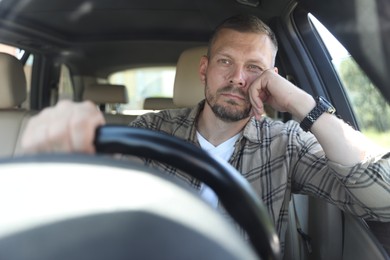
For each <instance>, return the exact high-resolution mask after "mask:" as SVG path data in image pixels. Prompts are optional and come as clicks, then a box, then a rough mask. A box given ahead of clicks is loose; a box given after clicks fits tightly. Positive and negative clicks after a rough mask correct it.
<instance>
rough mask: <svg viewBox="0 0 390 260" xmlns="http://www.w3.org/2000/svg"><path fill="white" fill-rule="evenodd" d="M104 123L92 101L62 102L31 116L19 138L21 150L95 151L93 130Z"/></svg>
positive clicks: (31, 151) (36, 151) (28, 151)
mask: <svg viewBox="0 0 390 260" xmlns="http://www.w3.org/2000/svg"><path fill="white" fill-rule="evenodd" d="M104 123H105V121H104V118H103V115H102V114H101V112H100V111H98V110H97V108H96V106H95V105H94V104H93V103H91V102H88V101H86V102H82V103H73V102H70V101H61V102H59V103H58V104H57V105H56V106H55V107H52V108H47V109H44V110H43V111H42V112H41V113H39V114H38V115H37V116H35V117H32V118H31V119H30V121H29V123H28V125H27V127H26V129H25V131H24V133H23V137H22V152H23V153H27V154H31V153H40V152H83V153H94V152H95V148H94V146H93V139H94V135H95V129H96V128H97V127H98V126H100V125H103V124H104Z"/></svg>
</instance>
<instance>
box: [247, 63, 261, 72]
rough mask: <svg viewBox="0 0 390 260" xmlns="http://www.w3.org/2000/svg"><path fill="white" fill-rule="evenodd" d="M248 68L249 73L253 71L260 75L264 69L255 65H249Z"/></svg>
mask: <svg viewBox="0 0 390 260" xmlns="http://www.w3.org/2000/svg"><path fill="white" fill-rule="evenodd" d="M247 68H248V70H249V71H252V72H258V73H260V72H262V71H263V69H262V68H261V67H260V66H257V65H254V64H249V65H248V67H247Z"/></svg>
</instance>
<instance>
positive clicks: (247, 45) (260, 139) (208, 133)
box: [23, 16, 390, 246]
mask: <svg viewBox="0 0 390 260" xmlns="http://www.w3.org/2000/svg"><path fill="white" fill-rule="evenodd" d="M276 52H277V42H276V39H275V36H274V33H273V32H272V31H271V30H270V28H269V27H268V26H266V25H265V24H264V23H263V22H261V21H260V20H259V19H258V18H256V17H253V16H236V17H232V18H230V19H227V20H226V21H224V22H223V23H222V24H221V25H220V26H219V27H218V28H217V29H216V31H215V33H214V35H213V37H212V39H211V41H210V45H209V51H208V55H207V56H205V57H202V58H201V62H200V66H199V75H200V80H201V81H202V83H203V85H204V86H205V101H202V102H201V103H199V105H198V106H197V107H195V108H193V109H178V110H167V111H162V112H160V113H157V114H154V113H153V114H146V115H143V116H141V117H140V118H138V119H137V120H135V121H134V122H133V123H132V124H131V125H132V126H135V127H144V128H151V129H155V130H158V131H163V132H167V133H169V134H173V135H175V136H177V137H179V138H183V139H185V140H188V141H189V142H191V143H194V144H195V145H198V146H201V147H202V148H204V149H207V150H210V149H211V151H212V153H218V154H219V155H218V156H219V157H221V158H223V159H225V160H226V161H228V162H229V163H230V164H231V165H232V166H234V167H235V168H236V169H237V170H238V171H239V172H241V174H242V175H243V176H244V177H245V178H246V179H247V180H248V181H249V182H250V183H251V184H252V187H253V188H254V189H255V190H256V192H257V193H258V194H259V196H260V197H261V199H262V200H263V201H264V203H265V205H266V206H267V207H268V210H269V213H270V215H271V218H272V219H273V221H274V223H275V226H276V230H277V232H278V234H279V236H280V238H281V241H282V246H283V240H284V234H285V231H286V226H287V213H288V203H289V200H290V197H291V193H292V192H296V193H303V194H309V195H314V196H317V197H321V198H324V199H326V200H327V201H330V202H332V203H334V204H336V205H338V206H339V207H340V208H341V209H343V210H346V211H349V212H352V213H353V214H355V215H357V216H361V217H364V218H367V219H373V220H382V221H390V199H389V196H390V161H389V159H387V158H385V157H384V156H381V155H380V154H374V153H373V149H372V144H371V143H370V142H369V141H368V140H367V139H366V138H365V137H364V136H363V135H362V134H361V133H359V132H358V131H355V130H354V129H352V128H351V127H350V126H349V125H347V124H345V123H344V122H343V121H342V120H340V119H339V118H337V117H336V116H334V115H333V113H334V110H333V107H332V106H331V105H330V104H329V103H328V102H326V100H324V99H322V98H318V99H315V98H313V97H312V96H311V95H309V94H308V93H306V92H304V91H302V90H301V89H299V88H298V87H296V86H294V85H293V84H291V83H290V82H288V81H287V80H285V79H284V78H282V77H281V76H279V75H278V73H277V68H275V67H274V61H275V56H276ZM265 103H268V104H269V105H270V106H272V107H273V108H274V109H276V110H278V111H287V112H289V113H291V114H292V116H293V118H294V119H296V121H290V122H287V123H282V122H278V121H272V120H271V119H268V118H265V117H262V114H263V112H264V104H265ZM59 118H60V119H61V120H59ZM102 124H104V119H103V117H102V115H101V114H100V113H99V112H98V111H97V110H96V108H95V106H94V105H93V104H91V103H89V102H83V103H80V104H73V103H70V102H60V103H59V104H58V105H57V106H56V107H54V108H50V109H45V110H44V111H43V112H42V113H41V114H40V115H38V116H37V117H36V118H34V119H32V120H31V121H30V123H29V125H28V126H27V129H26V131H25V136H24V138H23V146H24V150H25V151H26V152H29V153H34V152H43V151H44V152H47V151H54V152H55V151H62V152H64V151H65V152H71V151H74V152H85V153H93V152H94V147H93V144H92V142H93V138H94V130H95V129H96V127H98V126H99V125H102ZM149 163H151V164H155V165H157V166H158V167H160V168H161V169H163V170H164V171H166V172H169V173H176V170H175V169H172V168H170V167H168V166H165V165H159V164H158V163H155V162H149ZM176 174H177V175H179V176H180V177H182V178H184V179H186V180H187V181H189V182H190V183H192V184H194V186H196V187H201V184H199V183H198V182H197V181H196V180H193V179H192V178H190V177H188V176H185V175H182V174H181V173H176ZM202 190H204V189H203V188H202ZM206 190H207V188H206Z"/></svg>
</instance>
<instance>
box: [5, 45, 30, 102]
mask: <svg viewBox="0 0 390 260" xmlns="http://www.w3.org/2000/svg"><path fill="white" fill-rule="evenodd" d="M0 52H5V53H8V54H11V55H13V56H15V57H16V58H18V59H21V58H22V56H23V54H24V50H22V49H19V48H17V47H14V46H10V45H6V44H0ZM33 60H34V55H32V54H30V55H29V57H28V59H27V61H26V63H25V64H24V73H25V75H26V83H27V98H26V100H25V101H24V103H23V104H22V108H25V109H29V108H30V102H29V101H30V99H29V96H30V89H31V72H32V64H33Z"/></svg>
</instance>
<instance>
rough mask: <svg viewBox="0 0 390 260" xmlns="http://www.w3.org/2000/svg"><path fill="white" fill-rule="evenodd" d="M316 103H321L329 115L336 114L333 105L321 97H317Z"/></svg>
mask: <svg viewBox="0 0 390 260" xmlns="http://www.w3.org/2000/svg"><path fill="white" fill-rule="evenodd" d="M318 102H319V103H321V105H323V106H324V108H325V111H326V112H327V113H329V114H334V113H335V112H336V109H335V108H334V107H333V105H332V104H331V103H330V102H329V101H328V100H326V99H325V98H323V97H318Z"/></svg>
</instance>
